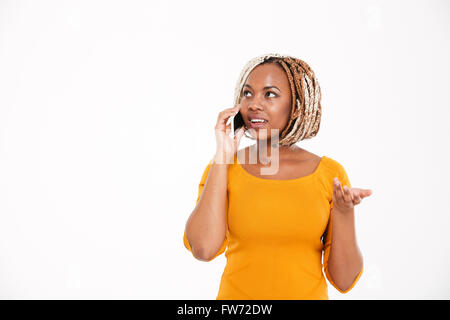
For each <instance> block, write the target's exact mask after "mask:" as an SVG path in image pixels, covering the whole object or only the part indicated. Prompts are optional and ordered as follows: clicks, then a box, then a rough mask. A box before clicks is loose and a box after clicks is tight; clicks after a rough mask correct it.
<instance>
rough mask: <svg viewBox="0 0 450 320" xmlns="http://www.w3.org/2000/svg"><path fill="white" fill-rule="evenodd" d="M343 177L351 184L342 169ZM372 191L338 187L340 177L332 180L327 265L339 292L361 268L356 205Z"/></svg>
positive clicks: (354, 280) (352, 282) (353, 278)
mask: <svg viewBox="0 0 450 320" xmlns="http://www.w3.org/2000/svg"><path fill="white" fill-rule="evenodd" d="M343 176H344V178H343V179H344V182H346V183H347V184H348V185H350V184H349V182H348V177H347V175H346V173H345V172H344V174H343ZM371 194H372V190H370V189H361V188H349V187H348V186H347V185H344V187H341V183H340V182H339V179H338V178H335V179H334V183H333V208H332V213H331V225H330V226H331V230H329V233H331V243H330V249H329V250H330V251H329V255H328V259H327V266H326V268H327V272H328V273H329V275H330V277H331V278H332V280H333V282H334V284H335V285H336V286H337V288H339V290H341V292H347V290H349V289H350V288H351V287H352V285H353V284H354V283H355V282H356V280H357V278H358V276H359V275H360V274H361V271H362V267H363V257H362V254H361V252H360V250H359V248H358V244H357V243H356V231H355V206H356V205H358V204H360V203H361V200H362V199H363V198H365V197H368V196H370V195H371Z"/></svg>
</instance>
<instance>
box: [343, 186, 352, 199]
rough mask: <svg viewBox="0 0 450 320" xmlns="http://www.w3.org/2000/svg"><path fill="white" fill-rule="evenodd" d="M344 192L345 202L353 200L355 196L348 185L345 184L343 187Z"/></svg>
mask: <svg viewBox="0 0 450 320" xmlns="http://www.w3.org/2000/svg"><path fill="white" fill-rule="evenodd" d="M343 189H344V190H343V193H344V201H345V202H351V201H353V196H352V193H351V191H350V188H349V187H348V186H344V187H343Z"/></svg>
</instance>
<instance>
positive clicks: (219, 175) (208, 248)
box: [185, 156, 229, 261]
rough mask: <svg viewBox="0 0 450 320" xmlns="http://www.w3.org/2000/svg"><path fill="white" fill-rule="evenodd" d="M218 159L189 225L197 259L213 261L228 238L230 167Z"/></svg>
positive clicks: (187, 229)
mask: <svg viewBox="0 0 450 320" xmlns="http://www.w3.org/2000/svg"><path fill="white" fill-rule="evenodd" d="M218 162H219V161H216V156H215V157H214V159H213V161H212V163H211V167H210V170H209V173H208V177H207V178H206V181H205V186H204V187H203V190H202V194H201V196H200V199H199V201H198V202H197V205H196V206H195V208H194V210H193V211H192V213H191V215H190V216H189V218H188V220H187V222H186V228H185V234H186V238H187V239H188V241H189V244H190V246H191V249H192V254H193V255H194V257H195V258H197V259H198V260H201V261H209V260H211V259H212V258H213V257H214V255H215V254H216V253H217V252H218V251H219V249H220V248H221V246H222V244H223V242H224V240H225V235H226V219H227V218H226V205H227V179H228V166H229V165H228V164H226V163H224V164H221V163H218Z"/></svg>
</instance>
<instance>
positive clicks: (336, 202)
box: [333, 178, 372, 212]
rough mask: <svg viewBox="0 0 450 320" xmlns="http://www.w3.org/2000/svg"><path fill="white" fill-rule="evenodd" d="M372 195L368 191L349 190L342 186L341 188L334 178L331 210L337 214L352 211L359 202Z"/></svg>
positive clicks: (337, 180)
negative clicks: (337, 212)
mask: <svg viewBox="0 0 450 320" xmlns="http://www.w3.org/2000/svg"><path fill="white" fill-rule="evenodd" d="M371 194H372V190H370V189H361V188H349V187H348V186H344V187H343V188H341V183H340V182H339V179H338V178H334V182H333V210H337V211H339V212H348V211H352V209H353V208H354V206H356V205H357V204H360V203H361V200H362V199H364V198H365V197H368V196H370V195H371Z"/></svg>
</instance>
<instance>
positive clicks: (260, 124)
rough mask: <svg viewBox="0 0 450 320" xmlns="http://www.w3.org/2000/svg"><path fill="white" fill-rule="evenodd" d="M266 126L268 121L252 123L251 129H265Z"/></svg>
mask: <svg viewBox="0 0 450 320" xmlns="http://www.w3.org/2000/svg"><path fill="white" fill-rule="evenodd" d="M265 126H267V121H264V122H251V121H250V128H252V129H260V128H264V127H265Z"/></svg>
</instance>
